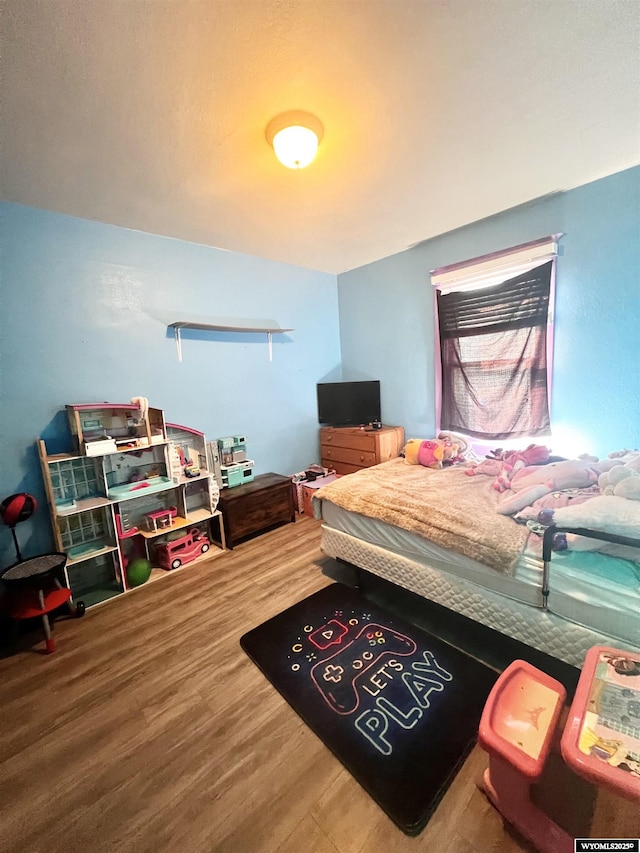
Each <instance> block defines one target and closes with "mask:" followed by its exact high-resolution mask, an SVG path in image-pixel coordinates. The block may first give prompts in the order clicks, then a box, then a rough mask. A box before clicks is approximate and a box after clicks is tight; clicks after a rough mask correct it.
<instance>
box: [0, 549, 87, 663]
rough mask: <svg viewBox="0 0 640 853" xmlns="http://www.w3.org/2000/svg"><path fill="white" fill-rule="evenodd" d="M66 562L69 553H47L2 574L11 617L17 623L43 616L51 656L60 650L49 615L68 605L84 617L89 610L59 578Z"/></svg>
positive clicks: (71, 609) (75, 612)
mask: <svg viewBox="0 0 640 853" xmlns="http://www.w3.org/2000/svg"><path fill="white" fill-rule="evenodd" d="M66 561H67V555H66V554H43V555H42V556H40V557H32V558H31V559H29V560H23V561H21V562H19V563H16V564H15V565H13V566H10V567H9V568H8V569H5V571H4V572H2V574H1V575H0V578H1V579H2V581H3V582H4V584H5V588H6V611H7V615H8V616H9V617H10V618H11V619H14V620H20V619H33V618H34V617H38V616H40V617H41V618H42V627H43V629H44V636H45V642H46V650H47V653H48V654H51V653H52V652H54V651H55V648H56V644H55V640H54V639H53V636H52V634H51V624H50V622H49V617H48V614H49V613H51V611H52V610H56V609H57V608H58V607H61V606H62V605H63V604H65V603H66V604H68V605H69V609H70V611H71V613H72V614H73V615H74V616H82V615H83V614H84V610H85V608H84V603H83V602H82V601H78V603H77V604H73V602H72V600H71V590H70V589H69V588H68V587H66V586H63V585H62V584H61V583H60V581H59V579H58V576H59V574H60V572H61V571H62V569H63V568H64V565H65V563H66Z"/></svg>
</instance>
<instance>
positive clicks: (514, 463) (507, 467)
mask: <svg viewBox="0 0 640 853" xmlns="http://www.w3.org/2000/svg"><path fill="white" fill-rule="evenodd" d="M548 461H549V448H548V447H545V446H544V445H542V444H530V445H529V446H528V447H525V449H524V450H502V449H500V448H499V449H498V450H495V451H494V452H493V454H492V455H491V456H487V458H486V459H484V460H483V461H482V462H480V464H478V465H474V466H472V467H471V468H469V469H468V470H467V471H466V474H467V475H468V476H469V477H473V476H475V475H476V474H488V475H489V476H490V477H495V480H494V482H493V488H494V489H495V490H496V491H497V492H505V491H506V490H507V489H509V488H511V480H512V479H513V477H514V476H515V474H516V473H517V472H518V471H520V470H521V469H523V468H527V467H529V466H532V465H544V464H545V463H546V462H548Z"/></svg>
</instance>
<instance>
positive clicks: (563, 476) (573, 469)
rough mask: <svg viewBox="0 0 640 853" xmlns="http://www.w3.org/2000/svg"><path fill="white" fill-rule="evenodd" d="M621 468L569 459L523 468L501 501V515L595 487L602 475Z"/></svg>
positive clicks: (608, 462)
mask: <svg viewBox="0 0 640 853" xmlns="http://www.w3.org/2000/svg"><path fill="white" fill-rule="evenodd" d="M619 464H620V460H619V459H618V460H616V459H605V460H603V461H602V462H591V461H588V460H584V459H566V460H564V461H563V462H550V463H549V464H548V465H540V466H533V467H530V468H521V469H520V470H519V471H516V473H515V474H514V476H513V478H512V480H511V484H510V485H511V488H510V490H509V491H507V492H505V493H504V495H503V497H502V498H501V499H500V502H499V504H498V507H497V509H498V512H499V513H501V514H502V515H512V514H513V513H514V512H519V511H520V510H522V509H524V508H525V507H527V506H530V505H531V504H533V503H534V501H537V500H538V499H539V498H542V497H544V495H547V494H549V492H559V491H562V490H563V489H586V488H587V487H588V486H594V485H595V484H596V483H597V482H598V477H599V476H600V474H603V473H604V472H605V471H608V470H609V469H610V468H612V467H614V466H615V465H619Z"/></svg>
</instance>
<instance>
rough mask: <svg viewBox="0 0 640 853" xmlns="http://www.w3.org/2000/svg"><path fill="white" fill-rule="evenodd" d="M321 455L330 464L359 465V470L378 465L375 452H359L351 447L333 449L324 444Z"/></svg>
mask: <svg viewBox="0 0 640 853" xmlns="http://www.w3.org/2000/svg"><path fill="white" fill-rule="evenodd" d="M320 455H321V456H322V458H323V459H328V460H329V462H346V463H347V464H349V465H357V466H358V467H359V468H369V467H370V466H371V465H375V464H376V454H375V451H373V450H371V451H369V450H357V449H353V448H351V447H333V446H331V445H327V444H323V445H322V446H321V448H320Z"/></svg>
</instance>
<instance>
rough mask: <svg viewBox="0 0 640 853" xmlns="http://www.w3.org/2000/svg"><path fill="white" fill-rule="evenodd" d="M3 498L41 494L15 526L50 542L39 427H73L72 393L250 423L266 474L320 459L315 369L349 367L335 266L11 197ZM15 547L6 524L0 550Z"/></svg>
mask: <svg viewBox="0 0 640 853" xmlns="http://www.w3.org/2000/svg"><path fill="white" fill-rule="evenodd" d="M0 215H1V216H2V243H3V245H2V279H1V284H0V287H1V291H0V294H1V295H0V500H1V499H2V498H4V497H6V496H7V495H10V494H12V493H14V492H19V491H28V492H30V493H32V494H34V495H35V496H36V497H37V498H38V499H40V501H41V507H40V510H39V511H38V513H37V514H36V516H34V518H33V520H32V521H30V522H25V523H24V524H21V525H20V526H19V527H18V528H17V534H18V538H19V540H20V544H21V546H22V550H23V553H24V554H26V555H28V554H33V553H38V552H39V551H41V550H45V549H47V548H49V547H51V544H52V540H51V533H50V524H49V516H48V512H47V509H46V504H45V500H44V494H43V488H42V477H41V473H40V466H39V462H38V459H37V453H36V448H35V440H36V439H37V438H39V437H44V438H45V439H47V440H48V447H50V449H51V450H53V451H56V450H65V449H68V448H66V447H60V446H59V445H60V444H61V442H62V443H64V440H65V437H66V435H67V432H68V431H67V427H66V415H62V414H61V411H62V407H64V405H65V404H66V403H80V402H94V401H96V402H100V401H110V402H127V401H128V400H130V398H131V397H132V396H134V395H137V396H144V397H147V398H148V399H149V402H150V404H151V405H152V406H155V407H157V408H161V409H164V411H165V415H166V418H167V420H168V421H170V422H175V423H179V424H184V425H187V426H191V427H194V428H196V429H200V430H202V431H203V432H205V434H206V435H207V437H208V438H215V437H218V436H224V435H237V434H243V435H246V436H247V437H248V445H247V448H248V451H249V456H250V458H252V459H254V460H255V462H256V467H255V470H256V473H260V472H264V471H277V472H280V473H282V474H291V473H294V472H295V471H299V470H300V469H302V468H304V467H305V466H307V465H308V464H309V463H310V462H317V461H319V459H318V424H317V410H316V395H315V394H316V392H315V383H316V382H318V381H321V380H323V379H325V378H327V377H331V378H335V377H336V376H337V377H338V378H339V369H340V343H339V330H338V301H337V283H336V277H335V276H333V275H328V274H325V273H319V272H312V271H309V270H305V269H301V268H297V267H293V266H290V265H287V264H279V263H274V262H272V261H266V260H261V259H257V258H252V257H248V256H246V255H240V254H236V253H232V252H225V251H221V250H218V249H213V248H210V247H206V246H201V245H197V244H192V243H186V242H183V241H179V240H171V239H167V238H163V237H158V236H153V235H149V234H143V233H140V232H136V231H130V230H127V229H123V228H115V227H112V226H108V225H102V224H99V223H95V222H89V221H85V220H81V219H76V218H73V217H68V216H62V215H59V214H55V213H49V212H46V211H42V210H35V209H32V208H27V207H22V206H20V205H14V204H2V205H0ZM220 316H222V317H225V318H241V319H256V318H272V319H275V320H277V321H278V322H279V323H280V325H281V326H283V327H291V328H293V329H294V331H292V332H289V333H288V334H286V335H276V336H274V343H273V361H272V362H269V358H268V350H267V343H266V336H264V335H249V336H247V335H214V334H212V333H196V332H185V333H184V343H183V362H182V363H179V362H178V359H177V354H176V346H175V342H174V338H173V333H172V331H171V330H167V322H171V321H174V320H180V319H183V318H185V317H189V318H195V317H204V318H205V319H207V318H216V317H220ZM13 559H15V551H14V549H13V544H12V542H11V538H10V534H9V531H8V530H7V529H6V528H4V527H0V565H7V563H8V562H11V561H13Z"/></svg>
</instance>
